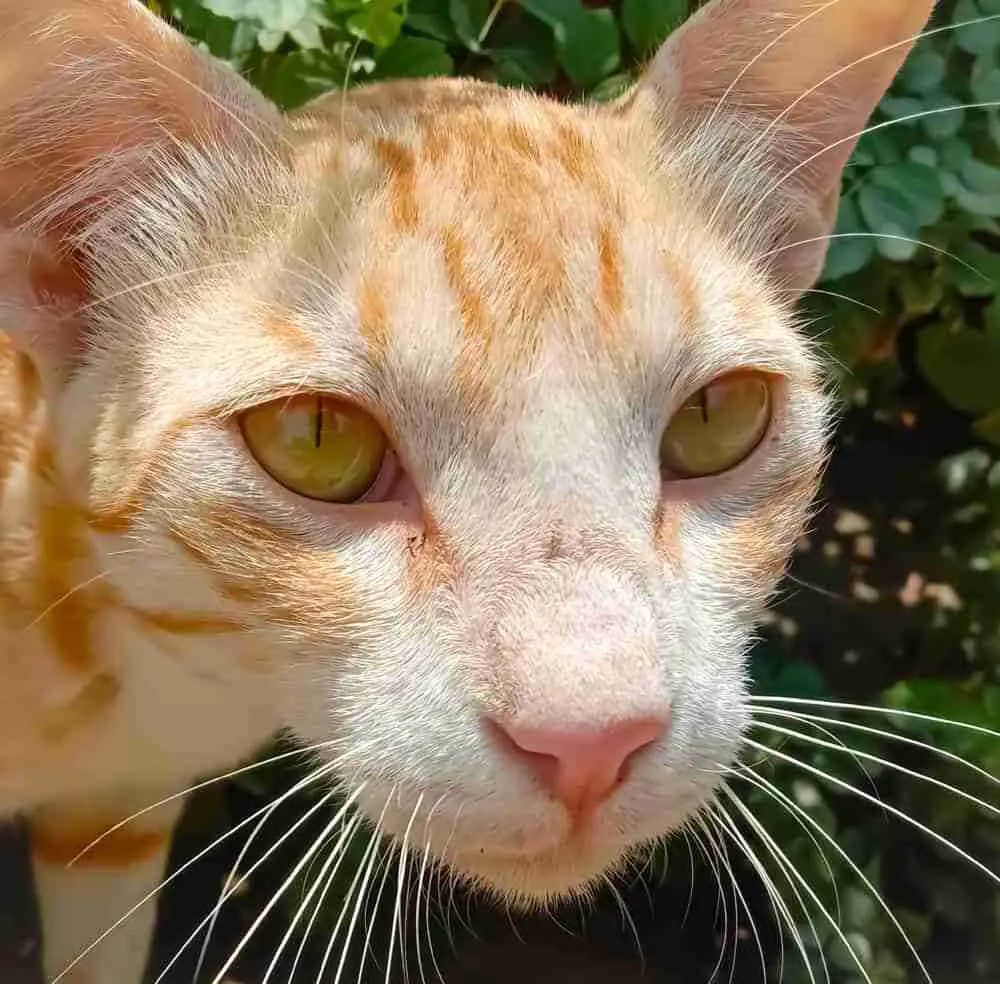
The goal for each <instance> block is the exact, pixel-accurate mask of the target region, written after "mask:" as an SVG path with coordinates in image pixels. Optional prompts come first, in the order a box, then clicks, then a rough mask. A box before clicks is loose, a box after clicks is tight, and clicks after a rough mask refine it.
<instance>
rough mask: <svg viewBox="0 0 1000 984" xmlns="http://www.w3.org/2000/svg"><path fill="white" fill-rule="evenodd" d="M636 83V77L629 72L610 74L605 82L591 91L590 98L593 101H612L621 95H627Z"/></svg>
mask: <svg viewBox="0 0 1000 984" xmlns="http://www.w3.org/2000/svg"><path fill="white" fill-rule="evenodd" d="M634 84H635V79H634V78H633V77H632V75H631V74H630V73H629V72H621V73H619V74H618V75H609V76H608V77H607V78H606V79H605V80H604V81H603V82H600V83H598V84H597V85H596V86H595V87H594V89H593V90H592V91H591V93H590V99H591V101H592V102H611V101H612V100H614V99H617V98H618V97H619V96H623V95H625V93H626V92H628V91H629V89H631V88H632V86H633V85H634Z"/></svg>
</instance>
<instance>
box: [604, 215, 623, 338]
mask: <svg viewBox="0 0 1000 984" xmlns="http://www.w3.org/2000/svg"><path fill="white" fill-rule="evenodd" d="M597 256H598V267H599V279H600V293H599V297H600V302H599V303H600V310H601V315H602V317H601V320H602V322H603V327H604V330H605V332H607V333H608V334H611V333H612V332H614V331H615V330H616V329H617V328H619V327H620V325H621V317H622V310H623V308H624V306H625V279H624V273H623V271H622V243H621V234H620V233H619V232H618V230H617V229H616V228H614V227H613V226H611V225H610V224H609V223H607V222H605V223H603V224H602V225H601V228H600V230H599V231H598V235H597Z"/></svg>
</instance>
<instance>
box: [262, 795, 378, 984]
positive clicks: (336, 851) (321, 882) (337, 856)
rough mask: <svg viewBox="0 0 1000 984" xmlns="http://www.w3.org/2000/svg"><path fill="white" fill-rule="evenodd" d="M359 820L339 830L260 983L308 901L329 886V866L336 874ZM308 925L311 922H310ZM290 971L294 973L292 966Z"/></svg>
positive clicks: (264, 981) (265, 979)
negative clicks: (321, 889) (339, 832)
mask: <svg viewBox="0 0 1000 984" xmlns="http://www.w3.org/2000/svg"><path fill="white" fill-rule="evenodd" d="M345 812H346V811H345ZM360 822H361V820H360V818H358V817H354V818H352V819H351V820H350V821H349V822H348V823H347V825H346V826H345V827H344V829H343V830H342V831H341V834H340V836H339V837H338V838H337V842H336V844H334V846H333V848H332V849H331V850H330V853H329V855H328V856H327V858H326V860H325V861H324V862H323V864H322V866H321V867H320V870H319V874H318V875H317V876H316V877H315V878H314V879H313V881H312V884H311V885H310V887H309V890H308V891H307V892H306V894H305V896H304V897H303V899H302V903H301V905H300V906H299V907H298V909H297V910H296V912H295V915H294V916H293V917H292V920H291V922H290V923H289V925H288V928H287V929H286V930H285V934H284V936H282V938H281V941H280V942H279V944H278V946H277V948H276V949H275V951H274V955H273V956H272V957H271V962H270V963H269V964H268V965H267V969H266V970H265V971H264V977H263V979H262V980H261V984H267V982H268V981H269V980H270V979H271V974H273V973H274V969H275V967H276V966H277V965H278V961H279V960H280V959H281V955H282V954H283V953H284V952H285V948H286V947H287V946H288V944H289V942H290V941H291V939H292V936H293V935H294V934H295V928H296V927H297V926H298V924H299V922H300V921H301V919H302V917H303V915H304V914H305V911H306V909H308V908H309V903H310V902H311V901H312V900H313V898H314V897H315V896H316V894H317V893H318V892H319V890H320V888H321V887H326V886H329V884H330V882H331V880H332V879H328V877H327V873H328V872H329V871H330V869H331V868H333V875H334V876H335V875H336V873H337V869H338V868H339V866H340V864H341V863H342V862H343V860H344V857H345V854H344V849H345V847H346V846H347V845H348V844H349V843H350V839H351V837H352V835H353V834H354V831H355V829H356V828H357V825H358V824H359V823H360ZM318 911H319V907H318V906H317V908H316V912H318ZM315 917H316V913H313V918H314V919H315ZM310 925H312V924H311V923H310ZM305 939H306V937H305V936H303V942H305ZM300 952H301V951H300ZM292 973H293V974H294V968H293V972H292Z"/></svg>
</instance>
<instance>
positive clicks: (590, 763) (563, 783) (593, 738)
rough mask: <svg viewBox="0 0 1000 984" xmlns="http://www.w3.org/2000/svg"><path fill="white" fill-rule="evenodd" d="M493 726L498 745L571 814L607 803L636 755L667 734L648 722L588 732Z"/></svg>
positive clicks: (657, 724) (656, 723)
mask: <svg viewBox="0 0 1000 984" xmlns="http://www.w3.org/2000/svg"><path fill="white" fill-rule="evenodd" d="M491 724H493V725H494V728H495V729H496V731H498V732H499V734H498V738H499V739H500V742H501V744H502V745H504V746H506V748H507V750H508V751H509V752H511V753H513V754H514V755H516V756H517V757H518V758H519V759H520V760H521V761H522V762H523V763H524V764H525V765H527V766H528V767H529V768H530V769H531V771H532V772H533V773H534V774H535V776H536V777H537V778H538V779H539V780H540V781H541V783H542V785H543V786H545V788H546V789H548V791H549V792H550V793H552V795H553V796H555V798H556V799H558V800H560V801H561V802H562V803H563V804H564V805H565V806H566V808H567V809H568V810H569V811H570V812H571V813H574V814H576V813H580V812H585V811H586V810H588V809H592V808H593V807H595V806H597V805H598V804H599V803H601V802H602V801H604V800H606V799H607V798H608V797H609V796H610V795H611V794H612V793H613V792H614V791H615V789H616V788H617V786H618V785H619V783H620V782H621V781H622V780H623V779H624V778H625V775H626V773H627V772H628V768H629V765H630V763H631V761H632V760H633V758H634V757H635V755H636V753H637V752H639V751H641V750H642V749H643V748H645V747H646V746H647V745H651V744H652V743H653V742H654V741H656V739H657V738H658V737H659V736H660V735H661V734H662V733H663V732H664V731H665V730H666V723H665V722H664V721H661V720H658V719H657V718H651V717H648V718H636V719H634V720H630V721H620V722H618V723H617V724H611V725H608V726H607V727H606V728H601V729H599V730H592V731H587V730H568V729H563V728H522V727H520V726H518V725H516V724H510V723H501V722H499V721H496V722H491Z"/></svg>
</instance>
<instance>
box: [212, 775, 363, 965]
mask: <svg viewBox="0 0 1000 984" xmlns="http://www.w3.org/2000/svg"><path fill="white" fill-rule="evenodd" d="M362 788H363V787H359V789H357V790H356V791H355V792H354V793H353V794H352V795H351V797H349V798H348V800H347V802H346V803H344V805H343V806H342V807H341V808H340V810H338V811H337V813H336V814H335V815H334V818H333V819H332V820H331V821H330V822H329V823H328V824H327V825H326V826H325V827H324V828H323V831H322V833H321V834H320V835H319V836H318V837H317V838H316V839H315V840H314V841H313V843H312V844H311V845H310V847H309V848H308V849H307V850H306V851H305V853H304V854H303V855H302V857H301V858H300V859H299V860H298V862H297V863H296V864H295V865H294V866H293V867H292V870H291V872H290V874H289V875H288V876H287V877H286V878H285V880H284V881H283V882H282V883H281V885H280V886H279V888H278V890H277V891H276V892H275V893H273V894H272V896H271V898H270V899H269V900H268V902H267V904H266V905H265V906H264V908H263V909H261V911H260V912H259V913H258V914H257V917H256V918H255V919H254V921H253V922H252V923H251V924H250V928H249V929H248V930H247V931H246V933H244V934H243V938H242V939H241V940H240V941H239V943H237V944H236V947H235V948H234V949H233V951H232V952H231V953H230V954H229V956H228V957H227V958H226V961H225V962H224V963H223V965H222V968H221V969H220V970H219V972H218V973H217V974H216V975H215V977H214V978H212V984H221V982H222V981H223V980H224V979H225V976H226V973H227V972H228V971H229V969H230V968H231V967H232V966H233V964H234V963H235V962H236V960H237V958H238V957H239V955H240V954H241V953H242V952H243V950H244V949H246V946H247V944H248V943H249V942H250V940H251V939H252V938H253V936H254V934H255V933H256V932H257V930H258V929H259V928H260V925H261V923H262V922H263V921H264V920H265V919H266V918H267V916H268V914H269V913H270V912H271V910H272V909H273V908H274V907H275V906H276V905H277V904H278V902H279V901H280V899H281V897H282V896H283V895H284V894H285V892H286V891H288V888H289V886H290V885H291V884H292V883H293V882H294V881H295V879H296V878H297V877H298V875H299V872H301V871H302V869H303V868H304V867H305V866H306V865H307V864H308V863H309V860H310V859H311V858H312V857H313V855H314V854H316V852H317V851H318V850H319V849H320V848H321V847H322V846H323V843H324V841H325V839H326V838H327V837H328V836H329V834H330V832H331V831H332V830H333V829H334V827H336V826H337V824H338V823H340V821H341V819H342V818H343V816H344V813H346V811H347V810H348V809H349V808H350V806H351V804H352V803H353V802H354V800H355V799H357V797H358V795H359V794H360V792H361V789H362ZM333 795H336V794H335V792H331V793H330V794H328V796H333ZM326 802H327V798H326V797H324V798H323V799H321V800H320V802H319V804H318V805H325V803H326ZM307 815H308V814H307ZM291 829H294V828H291ZM286 836H287V835H286ZM278 843H281V842H280V841H278ZM272 850H274V849H273V848H272ZM266 856H267V855H265V857H266Z"/></svg>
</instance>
